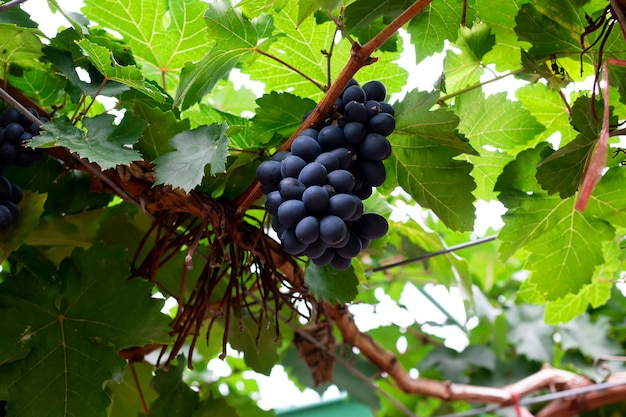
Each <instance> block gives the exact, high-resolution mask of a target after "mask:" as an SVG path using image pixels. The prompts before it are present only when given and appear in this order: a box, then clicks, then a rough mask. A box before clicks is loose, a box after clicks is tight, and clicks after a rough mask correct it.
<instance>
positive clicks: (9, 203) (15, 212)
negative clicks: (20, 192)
mask: <svg viewBox="0 0 626 417" xmlns="http://www.w3.org/2000/svg"><path fill="white" fill-rule="evenodd" d="M2 205H4V206H5V207H6V208H8V209H9V211H10V212H11V218H12V219H13V223H15V222H16V221H17V219H18V217H19V216H20V210H19V209H18V208H17V206H16V205H15V203H14V202H12V201H9V200H7V201H3V202H2Z"/></svg>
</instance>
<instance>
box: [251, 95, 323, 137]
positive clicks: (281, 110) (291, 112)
mask: <svg viewBox="0 0 626 417" xmlns="http://www.w3.org/2000/svg"><path fill="white" fill-rule="evenodd" d="M256 102H257V104H258V106H259V107H258V108H257V110H256V115H255V116H254V118H253V119H252V134H253V135H254V137H255V138H256V142H257V143H259V144H263V143H268V142H270V141H271V140H272V139H273V138H274V136H275V135H279V136H280V137H282V138H288V137H289V136H291V134H292V133H293V132H295V130H296V129H297V128H298V127H299V126H300V124H302V118H303V116H304V114H305V113H306V112H307V111H309V110H313V108H314V107H315V102H314V101H313V100H311V99H308V98H300V97H298V96H294V95H293V94H289V93H282V94H280V93H276V92H272V93H270V94H265V95H264V96H263V97H261V98H259V99H257V101H256Z"/></svg>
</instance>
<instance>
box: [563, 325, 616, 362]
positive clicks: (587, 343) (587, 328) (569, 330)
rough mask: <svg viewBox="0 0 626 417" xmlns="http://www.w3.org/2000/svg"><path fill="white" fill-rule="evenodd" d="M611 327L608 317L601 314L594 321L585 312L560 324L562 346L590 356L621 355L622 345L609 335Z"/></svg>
mask: <svg viewBox="0 0 626 417" xmlns="http://www.w3.org/2000/svg"><path fill="white" fill-rule="evenodd" d="M611 328H612V324H611V323H610V322H609V318H608V317H606V316H600V317H597V318H596V319H595V321H593V322H592V321H591V317H590V316H589V314H583V315H582V316H578V317H576V318H575V319H574V320H572V321H570V322H569V323H566V324H563V325H562V326H559V334H560V335H561V346H562V348H563V349H564V350H569V349H578V350H580V351H581V353H582V354H583V355H585V356H587V357H588V358H597V357H599V356H612V355H613V356H617V355H621V354H622V352H623V350H622V347H621V345H620V344H619V343H618V342H617V341H616V340H613V339H609V337H608V336H607V335H608V334H610V333H611Z"/></svg>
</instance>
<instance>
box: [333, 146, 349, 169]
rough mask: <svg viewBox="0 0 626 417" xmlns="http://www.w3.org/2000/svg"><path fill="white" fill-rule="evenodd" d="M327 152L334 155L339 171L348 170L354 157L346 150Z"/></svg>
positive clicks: (338, 149)
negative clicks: (337, 161)
mask: <svg viewBox="0 0 626 417" xmlns="http://www.w3.org/2000/svg"><path fill="white" fill-rule="evenodd" d="M329 152H330V153H332V154H333V155H335V156H336V157H337V160H339V169H348V168H350V165H352V161H353V156H354V155H353V154H352V153H351V152H350V151H349V150H348V148H343V147H342V148H337V149H333V150H331V151H329Z"/></svg>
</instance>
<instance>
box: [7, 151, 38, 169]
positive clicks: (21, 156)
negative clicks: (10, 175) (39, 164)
mask: <svg viewBox="0 0 626 417" xmlns="http://www.w3.org/2000/svg"><path fill="white" fill-rule="evenodd" d="M42 155H43V154H42V152H41V151H40V150H39V149H30V148H18V151H17V156H16V157H15V159H14V160H13V163H14V164H15V165H17V166H20V167H29V166H31V165H32V164H33V163H34V162H35V161H38V160H39V159H40V158H41V156H42Z"/></svg>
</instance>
